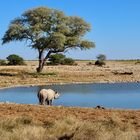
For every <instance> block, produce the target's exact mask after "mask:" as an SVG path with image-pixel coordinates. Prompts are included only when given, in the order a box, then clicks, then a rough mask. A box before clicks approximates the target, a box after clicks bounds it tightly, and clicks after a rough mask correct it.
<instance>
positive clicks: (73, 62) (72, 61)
mask: <svg viewBox="0 0 140 140" xmlns="http://www.w3.org/2000/svg"><path fill="white" fill-rule="evenodd" d="M61 64H62V65H74V64H75V61H74V60H73V59H72V58H65V59H64V60H63V61H62V62H61Z"/></svg>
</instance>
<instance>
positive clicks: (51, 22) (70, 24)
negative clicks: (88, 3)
mask: <svg viewBox="0 0 140 140" xmlns="http://www.w3.org/2000/svg"><path fill="white" fill-rule="evenodd" d="M90 29H91V27H90V25H89V24H88V23H87V22H85V21H84V20H83V19H82V18H80V17H75V16H66V15H65V14H64V13H63V12H62V11H59V10H55V9H50V8H47V7H38V8H34V9H31V10H27V11H26V12H24V13H23V14H22V15H21V17H18V18H16V19H14V20H13V21H11V23H10V26H9V28H8V30H7V31H6V33H5V35H4V36H3V38H2V41H3V44H5V43H8V42H11V41H23V40H25V41H26V42H27V43H28V45H29V46H30V47H32V48H34V49H36V50H38V53H39V66H38V68H37V72H41V71H42V69H43V66H44V63H45V61H46V60H47V59H48V58H49V56H50V54H52V53H58V52H64V51H66V50H68V49H72V48H80V49H81V50H83V49H90V48H93V47H95V44H94V43H93V42H91V41H88V40H84V39H83V36H84V35H85V34H86V33H87V32H89V31H90Z"/></svg>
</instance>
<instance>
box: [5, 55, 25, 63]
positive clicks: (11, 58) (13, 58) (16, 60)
mask: <svg viewBox="0 0 140 140" xmlns="http://www.w3.org/2000/svg"><path fill="white" fill-rule="evenodd" d="M7 60H8V65H24V60H23V58H22V57H20V56H18V55H15V54H12V55H9V56H8V57H7Z"/></svg>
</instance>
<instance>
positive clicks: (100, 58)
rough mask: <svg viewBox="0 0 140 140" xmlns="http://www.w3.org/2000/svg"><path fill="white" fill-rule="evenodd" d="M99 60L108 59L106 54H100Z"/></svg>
mask: <svg viewBox="0 0 140 140" xmlns="http://www.w3.org/2000/svg"><path fill="white" fill-rule="evenodd" d="M97 60H100V61H105V60H106V56H105V55H104V54H99V55H98V56H97Z"/></svg>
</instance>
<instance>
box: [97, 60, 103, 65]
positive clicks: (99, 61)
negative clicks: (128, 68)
mask: <svg viewBox="0 0 140 140" xmlns="http://www.w3.org/2000/svg"><path fill="white" fill-rule="evenodd" d="M95 65H97V66H103V65H105V62H104V61H101V60H97V61H95Z"/></svg>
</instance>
